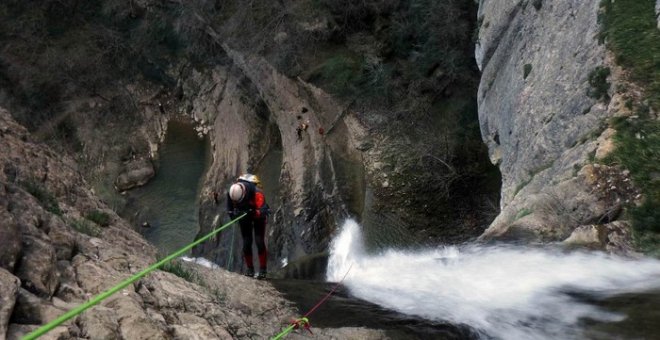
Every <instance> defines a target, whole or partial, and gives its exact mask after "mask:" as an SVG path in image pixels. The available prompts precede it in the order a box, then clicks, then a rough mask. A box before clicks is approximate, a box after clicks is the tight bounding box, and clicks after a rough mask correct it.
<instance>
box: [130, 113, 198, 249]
mask: <svg viewBox="0 0 660 340" xmlns="http://www.w3.org/2000/svg"><path fill="white" fill-rule="evenodd" d="M207 144H208V143H207V141H206V140H205V139H202V138H199V137H198V136H197V133H196V132H195V130H194V129H193V127H192V125H190V124H189V123H186V122H181V121H170V122H169V124H168V127H167V133H166V135H165V141H164V142H163V144H162V145H161V148H160V151H159V160H158V164H157V165H158V166H157V171H156V176H155V177H154V178H153V179H152V180H151V181H150V182H149V183H148V184H147V185H145V186H144V187H141V188H138V189H135V190H131V192H130V193H129V195H130V198H129V202H130V204H131V205H132V207H131V208H132V209H133V210H134V211H135V212H134V213H133V215H134V216H133V217H132V219H133V220H135V221H136V222H137V223H140V224H142V223H143V222H147V223H149V225H150V227H149V228H142V233H143V235H144V237H145V238H146V239H147V240H149V241H150V242H151V243H153V244H155V245H156V246H157V247H158V248H159V250H160V251H161V252H163V253H165V254H169V253H171V252H173V251H175V250H177V249H180V248H182V247H183V246H185V245H187V244H188V243H190V242H191V241H193V239H194V238H195V235H196V234H197V230H198V213H197V196H198V191H199V185H200V180H201V178H202V174H203V172H204V169H205V166H206V164H207V162H208V151H207V150H208V147H207Z"/></svg>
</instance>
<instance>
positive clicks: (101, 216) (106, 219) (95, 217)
mask: <svg viewBox="0 0 660 340" xmlns="http://www.w3.org/2000/svg"><path fill="white" fill-rule="evenodd" d="M85 218H86V219H88V220H90V221H92V222H94V223H96V224H98V225H100V226H101V227H107V226H109V225H110V215H108V214H107V213H105V212H103V211H100V210H93V211H90V212H88V213H87V215H85Z"/></svg>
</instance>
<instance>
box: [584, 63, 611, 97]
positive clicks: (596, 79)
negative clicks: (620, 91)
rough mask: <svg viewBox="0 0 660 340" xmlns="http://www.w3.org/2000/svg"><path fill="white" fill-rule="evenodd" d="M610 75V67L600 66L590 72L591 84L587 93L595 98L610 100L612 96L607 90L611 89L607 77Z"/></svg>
mask: <svg viewBox="0 0 660 340" xmlns="http://www.w3.org/2000/svg"><path fill="white" fill-rule="evenodd" d="M609 76H610V68H609V67H603V66H598V67H596V68H595V69H593V70H592V71H591V72H590V73H589V85H590V86H591V87H590V88H589V89H587V95H588V96H589V97H591V98H594V99H598V100H600V99H604V100H605V101H608V100H609V99H610V96H609V95H608V94H607V91H608V90H609V89H610V83H608V82H607V77H609Z"/></svg>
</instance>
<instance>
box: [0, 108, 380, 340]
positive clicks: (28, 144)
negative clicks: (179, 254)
mask: <svg viewBox="0 0 660 340" xmlns="http://www.w3.org/2000/svg"><path fill="white" fill-rule="evenodd" d="M30 139H31V137H30V135H29V134H28V133H27V131H26V130H25V129H24V128H23V127H22V126H20V125H18V124H17V123H16V122H15V121H13V119H12V118H11V117H10V115H9V114H8V113H7V111H6V110H4V109H0V148H1V149H2V150H3V152H2V153H0V167H1V169H0V170H2V171H0V216H2V219H1V220H0V221H1V222H0V235H2V236H3V237H2V239H1V240H2V242H3V244H2V248H1V249H0V251H1V252H0V255H1V256H0V259H1V260H2V261H1V262H0V265H1V266H0V338H2V339H5V338H8V339H18V338H20V337H22V336H24V335H25V334H27V333H28V332H31V331H33V330H35V329H36V328H37V327H38V325H41V324H44V323H46V322H49V321H51V320H53V319H55V318H57V317H59V316H60V315H61V314H63V313H64V312H65V311H67V310H70V309H72V308H74V307H76V306H77V305H79V304H80V303H83V302H84V301H86V300H88V299H89V298H90V297H92V296H93V295H96V294H99V293H100V292H103V291H105V290H107V289H108V288H110V287H112V286H114V285H115V284H117V283H119V282H120V281H121V280H124V279H125V278H127V277H129V276H130V275H132V274H135V273H137V272H138V271H140V270H142V269H144V268H146V267H147V266H148V265H149V264H150V263H154V262H155V261H156V258H155V254H156V251H155V249H154V248H153V247H152V246H151V245H149V244H148V243H147V242H146V241H145V240H144V239H142V237H141V236H140V235H139V234H138V233H136V232H134V231H133V230H131V228H130V227H129V225H128V224H127V223H126V222H125V221H124V220H122V219H121V218H119V217H118V216H116V215H115V214H114V212H113V211H112V210H110V209H108V208H107V207H106V206H105V205H104V204H103V203H102V202H101V201H100V200H99V199H98V198H97V197H95V196H94V195H93V194H92V193H91V191H90V190H89V189H87V184H86V183H85V181H84V180H83V178H82V176H81V174H80V173H79V172H78V171H77V167H76V165H75V164H74V163H73V162H72V161H71V160H70V159H68V158H67V157H62V156H60V155H56V154H55V153H54V152H53V151H52V150H50V149H49V148H48V147H46V146H45V145H42V144H38V143H34V142H32V141H31V140H30ZM90 211H97V212H103V213H106V214H108V215H109V216H110V219H109V220H110V221H112V222H111V223H109V225H104V226H101V225H96V224H95V222H93V221H91V220H87V219H86V218H85V217H83V216H86V214H87V213H88V212H90ZM181 268H183V269H181V270H182V271H184V272H185V273H188V274H189V277H191V279H189V280H190V281H186V280H184V279H183V278H181V277H178V276H175V275H174V274H171V273H168V272H163V271H156V272H154V273H152V274H150V275H149V276H147V277H145V278H143V279H141V280H139V281H137V282H136V283H134V284H133V285H129V286H128V287H126V288H125V289H123V290H122V291H120V292H118V293H116V294H114V295H113V296H111V297H109V298H108V299H107V300H104V301H103V302H102V303H100V304H99V305H98V306H96V307H94V308H92V309H90V310H88V311H86V312H84V313H83V314H82V315H80V316H78V317H76V318H75V319H74V320H73V321H69V322H66V323H64V324H63V325H61V326H59V327H57V328H55V329H54V330H53V331H51V332H50V333H48V334H47V336H46V338H54V339H55V338H57V339H73V338H81V337H85V338H90V339H100V338H103V339H106V338H108V339H156V338H157V339H180V338H195V339H232V338H234V339H236V338H238V339H243V338H268V337H271V336H273V335H274V334H277V333H278V332H279V330H280V329H281V328H282V325H286V324H287V323H288V322H289V321H290V320H291V318H295V317H296V316H297V315H299V313H298V312H297V311H296V310H295V309H294V308H293V307H292V306H291V304H290V303H289V302H287V301H286V300H284V299H283V298H281V297H280V295H279V293H278V292H277V291H276V290H275V289H274V288H273V287H272V286H271V285H270V284H269V283H268V282H264V281H257V280H253V279H249V278H246V277H243V276H241V275H238V274H234V273H230V272H227V271H225V270H222V269H208V268H204V267H201V266H197V265H194V264H187V263H182V264H181ZM255 297H258V299H257V298H255ZM318 331H319V332H317V333H315V334H316V335H315V338H318V339H334V338H338V337H344V336H345V337H348V338H361V339H382V338H384V337H385V336H384V333H383V332H381V331H377V330H367V329H361V328H344V329H320V330H318ZM292 338H296V337H295V335H294V336H293V337H292Z"/></svg>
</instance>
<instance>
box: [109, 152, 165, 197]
mask: <svg viewBox="0 0 660 340" xmlns="http://www.w3.org/2000/svg"><path fill="white" fill-rule="evenodd" d="M155 174H156V171H155V170H154V166H153V164H152V163H151V161H150V160H149V159H144V158H143V159H135V160H131V161H130V162H128V163H127V164H125V166H124V169H123V171H121V173H120V174H119V176H118V177H117V179H116V180H115V188H117V190H118V191H125V190H128V189H132V188H135V187H139V186H142V185H145V184H146V183H147V182H148V181H149V180H150V179H151V178H152V177H154V175H155Z"/></svg>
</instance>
